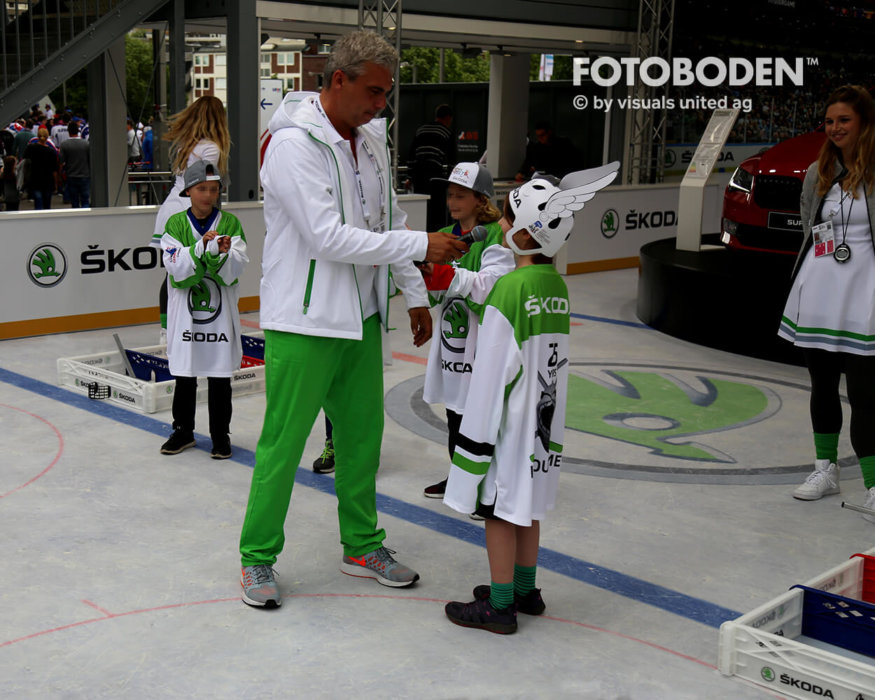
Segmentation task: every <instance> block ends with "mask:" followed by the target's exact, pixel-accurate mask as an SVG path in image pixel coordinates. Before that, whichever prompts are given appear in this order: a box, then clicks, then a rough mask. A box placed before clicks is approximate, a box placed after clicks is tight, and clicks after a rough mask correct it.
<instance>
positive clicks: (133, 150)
mask: <svg viewBox="0 0 875 700" xmlns="http://www.w3.org/2000/svg"><path fill="white" fill-rule="evenodd" d="M127 123H128V164H130V163H136V162H137V161H139V160H140V159H141V158H142V157H143V149H142V148H140V140H139V139H138V138H137V132H136V131H135V130H134V123H133V122H132V121H131V120H130V119H128V122H127Z"/></svg>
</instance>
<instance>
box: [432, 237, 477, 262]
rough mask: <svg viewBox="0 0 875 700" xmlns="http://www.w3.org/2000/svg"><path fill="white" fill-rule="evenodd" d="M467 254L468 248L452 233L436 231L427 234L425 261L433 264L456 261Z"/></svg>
mask: <svg viewBox="0 0 875 700" xmlns="http://www.w3.org/2000/svg"><path fill="white" fill-rule="evenodd" d="M467 252H468V246H467V245H466V244H465V243H462V242H461V241H460V240H459V239H458V238H456V237H455V236H454V235H453V234H452V233H446V232H440V231H436V232H435V233H430V234H428V250H427V251H426V253H425V259H426V260H427V261H428V262H433V263H445V262H449V261H450V260H458V259H459V258H461V257H462V256H463V255H464V254H465V253H467Z"/></svg>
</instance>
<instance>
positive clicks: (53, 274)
mask: <svg viewBox="0 0 875 700" xmlns="http://www.w3.org/2000/svg"><path fill="white" fill-rule="evenodd" d="M66 274H67V257H66V256H65V255H64V251H63V250H61V249H60V248H59V247H58V246H56V245H54V244H52V243H41V244H40V245H38V246H37V247H36V248H34V249H33V250H32V251H31V253H30V256H29V257H28V259H27V275H28V277H30V279H31V281H32V282H33V283H34V284H35V285H37V286H39V287H54V286H55V285H56V284H59V283H60V282H61V280H63V279H64V276H65V275H66Z"/></svg>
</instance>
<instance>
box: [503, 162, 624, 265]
mask: <svg viewBox="0 0 875 700" xmlns="http://www.w3.org/2000/svg"><path fill="white" fill-rule="evenodd" d="M619 169H620V163H619V162H618V161H614V162H613V163H608V164H607V165H602V166H600V167H598V168H590V169H589V170H578V171H577V172H574V173H569V174H568V175H566V176H565V177H563V178H562V180H561V181H560V182H559V186H558V187H557V186H556V185H554V184H552V183H551V182H550V181H548V180H546V179H541V178H536V179H533V180H530V181H529V182H527V183H525V184H523V185H520V186H519V187H517V188H516V189H514V190H511V192H510V194H508V197H510V206H511V209H512V210H513V213H514V217H515V219H514V222H513V224H512V226H511V229H510V230H509V231H508V232H507V233H506V234H505V239H506V240H507V244H508V246H510V249H511V250H512V251H513V252H514V253H516V254H517V255H536V254H541V255H545V256H547V257H548V258H551V257H553V256H554V255H555V254H556V253H557V252H559V249H560V248H561V247H562V246H563V245H564V244H565V241H567V240H568V237H569V236H570V235H571V228H572V227H573V225H574V216H573V215H574V212H576V211H579V210H580V209H583V206H584V204H586V203H587V202H588V201H589V200H591V199H592V198H593V197H595V195H596V192H598V191H599V190H600V189H602V188H604V187H607V186H608V185H609V184H611V183H612V182H613V181H614V179H615V178H616V177H617V171H618V170H619ZM520 230H525V231H528V233H530V234H531V235H532V237H533V238H534V239H535V241H537V243H538V244H539V245H540V248H537V249H528V250H521V249H520V248H519V247H518V246H517V245H516V244H515V243H514V241H513V234H514V233H516V232H517V231H520Z"/></svg>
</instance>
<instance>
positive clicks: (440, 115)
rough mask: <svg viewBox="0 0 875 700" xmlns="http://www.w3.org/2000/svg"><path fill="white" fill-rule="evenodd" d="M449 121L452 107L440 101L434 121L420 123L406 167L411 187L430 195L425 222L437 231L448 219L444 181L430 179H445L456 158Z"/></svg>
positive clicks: (454, 141)
mask: <svg viewBox="0 0 875 700" xmlns="http://www.w3.org/2000/svg"><path fill="white" fill-rule="evenodd" d="M452 123H453V108H452V107H450V106H449V105H440V106H439V107H438V108H437V109H436V110H435V112H434V121H433V122H430V123H428V124H423V125H422V126H421V127H419V128H418V129H417V130H416V135H415V136H414V137H413V142H412V143H411V144H410V151H409V154H408V160H407V168H408V173H409V177H410V181H411V182H412V184H413V191H414V192H418V193H420V194H428V195H430V196H431V198H430V199H429V200H428V213H427V222H426V228H427V229H428V230H429V231H436V230H438V229H439V228H441V227H442V226H445V225H446V223H447V209H446V205H445V201H444V185H443V184H442V183H435V182H432V180H433V179H434V178H440V179H446V178H447V177H448V176H449V174H450V167H451V166H452V165H454V164H455V162H456V139H455V137H454V136H453V133H452V132H451V131H450V125H451V124H452Z"/></svg>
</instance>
